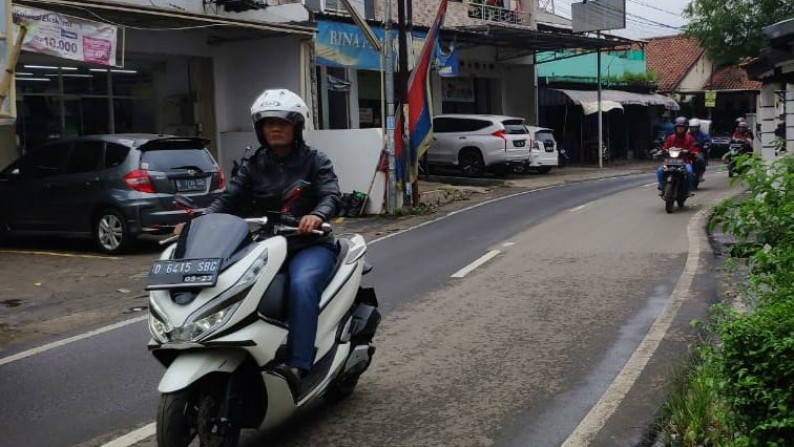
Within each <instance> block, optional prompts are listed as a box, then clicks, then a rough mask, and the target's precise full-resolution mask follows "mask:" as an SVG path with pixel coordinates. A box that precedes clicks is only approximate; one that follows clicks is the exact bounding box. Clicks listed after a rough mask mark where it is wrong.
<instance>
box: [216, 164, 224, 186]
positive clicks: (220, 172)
mask: <svg viewBox="0 0 794 447" xmlns="http://www.w3.org/2000/svg"><path fill="white" fill-rule="evenodd" d="M215 169H217V170H218V189H222V188H225V187H226V176H224V175H223V170H222V169H221V168H220V167H219V166H215Z"/></svg>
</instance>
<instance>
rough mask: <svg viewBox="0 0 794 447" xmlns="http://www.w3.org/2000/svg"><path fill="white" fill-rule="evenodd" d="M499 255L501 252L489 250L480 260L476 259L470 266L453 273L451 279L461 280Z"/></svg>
mask: <svg viewBox="0 0 794 447" xmlns="http://www.w3.org/2000/svg"><path fill="white" fill-rule="evenodd" d="M499 253H501V251H499V250H491V251H489V252H488V253H486V254H484V255H482V256H480V258H479V259H477V260H476V261H474V262H472V263H471V264H469V265H467V266H466V267H463V268H462V269H460V270H458V271H457V272H455V273H453V274H452V276H451V278H463V277H465V276H466V275H468V274H469V273H471V272H473V271H474V270H476V269H477V267H480V266H481V265H483V264H485V263H486V262H488V261H490V260H491V259H493V258H495V257H496V256H497V255H499Z"/></svg>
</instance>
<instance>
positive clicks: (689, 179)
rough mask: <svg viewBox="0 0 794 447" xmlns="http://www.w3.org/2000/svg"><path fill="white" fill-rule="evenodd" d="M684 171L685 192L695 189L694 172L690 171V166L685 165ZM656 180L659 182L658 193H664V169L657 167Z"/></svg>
mask: <svg viewBox="0 0 794 447" xmlns="http://www.w3.org/2000/svg"><path fill="white" fill-rule="evenodd" d="M684 169H685V170H686V187H687V192H689V191H691V190H693V189H695V171H693V170H692V165H691V164H688V163H687V164H685V165H684ZM656 180H658V181H659V186H658V188H659V191H664V168H663V167H661V166H659V169H657V170H656Z"/></svg>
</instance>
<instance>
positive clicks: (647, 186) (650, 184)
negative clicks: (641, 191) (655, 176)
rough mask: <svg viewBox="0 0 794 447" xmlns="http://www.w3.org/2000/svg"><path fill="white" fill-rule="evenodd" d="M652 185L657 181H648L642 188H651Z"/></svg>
mask: <svg viewBox="0 0 794 447" xmlns="http://www.w3.org/2000/svg"><path fill="white" fill-rule="evenodd" d="M651 186H656V182H654V183H648V184H647V185H642V186H641V188H650V187H651Z"/></svg>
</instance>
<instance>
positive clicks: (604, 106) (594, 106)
mask: <svg viewBox="0 0 794 447" xmlns="http://www.w3.org/2000/svg"><path fill="white" fill-rule="evenodd" d="M581 106H582V110H584V114H585V115H592V114H594V113H597V112H598V100H596V101H587V102H583V103H582V104H581ZM615 109H620V110H623V106H622V105H620V103H617V102H615V101H604V100H603V99H602V100H601V111H602V112H609V111H610V110H615Z"/></svg>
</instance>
